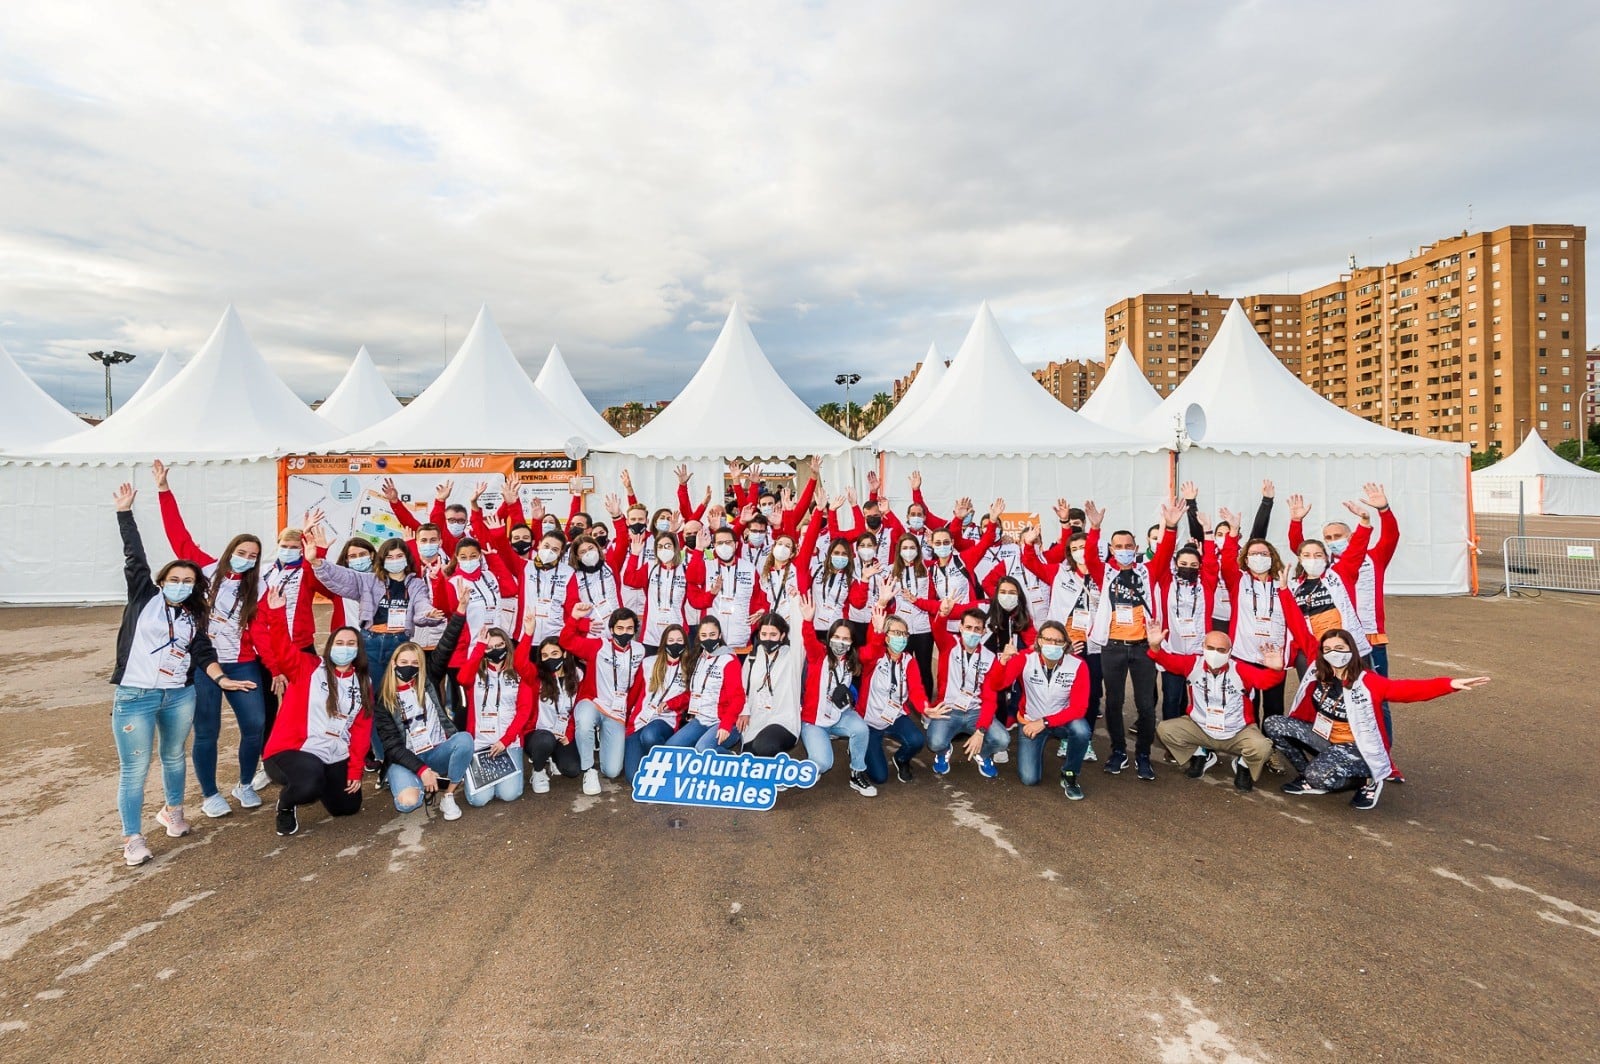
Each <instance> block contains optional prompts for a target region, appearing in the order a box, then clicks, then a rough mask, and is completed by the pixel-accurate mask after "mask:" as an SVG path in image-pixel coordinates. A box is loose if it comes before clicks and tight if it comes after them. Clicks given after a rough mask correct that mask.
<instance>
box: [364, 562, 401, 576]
mask: <svg viewBox="0 0 1600 1064" xmlns="http://www.w3.org/2000/svg"><path fill="white" fill-rule="evenodd" d="M367 568H369V569H370V568H372V563H371V562H368V563H367ZM383 569H384V572H388V573H394V574H395V575H396V576H398V575H400V574H401V573H403V572H405V571H406V560H405V559H404V558H386V559H384V562H383Z"/></svg>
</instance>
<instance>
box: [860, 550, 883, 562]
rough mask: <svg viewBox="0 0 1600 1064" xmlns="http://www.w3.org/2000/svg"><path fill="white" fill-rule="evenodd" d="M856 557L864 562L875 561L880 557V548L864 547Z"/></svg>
mask: <svg viewBox="0 0 1600 1064" xmlns="http://www.w3.org/2000/svg"><path fill="white" fill-rule="evenodd" d="M856 557H857V558H860V559H861V560H862V561H863V562H870V561H873V560H874V559H876V558H877V557H878V548H877V547H862V548H860V549H859V550H857V551H856Z"/></svg>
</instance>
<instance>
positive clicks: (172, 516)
mask: <svg viewBox="0 0 1600 1064" xmlns="http://www.w3.org/2000/svg"><path fill="white" fill-rule="evenodd" d="M156 500H157V501H158V502H159V503H160V505H161V527H162V529H163V531H165V532H166V534H167V543H168V545H170V546H171V547H172V553H173V555H174V556H175V557H177V558H180V559H182V560H183V561H186V562H193V563H194V564H196V565H198V566H199V567H200V568H201V569H207V568H211V567H213V566H215V567H216V572H220V573H223V574H224V577H223V578H224V579H232V580H237V579H239V578H238V576H237V575H235V574H234V572H233V569H232V565H231V562H230V564H229V565H228V566H222V565H221V564H219V563H218V561H217V559H216V558H213V557H212V556H211V555H209V554H207V553H206V552H205V551H203V550H201V549H200V545H199V544H198V543H196V542H195V541H194V538H193V537H192V536H190V535H189V529H188V526H186V525H185V524H184V523H183V514H181V513H179V512H178V500H177V498H176V497H175V496H174V495H173V494H172V492H170V491H162V492H157V493H156ZM266 564H267V560H266V558H265V557H260V558H257V559H256V568H257V569H261V568H264V567H265V566H266ZM197 590H198V591H199V592H200V593H202V594H205V593H206V591H207V589H206V588H204V587H201V588H198V589H197ZM265 610H266V595H265V594H262V596H261V601H260V602H259V603H258V604H257V606H256V613H255V617H254V618H252V620H251V622H250V624H249V625H248V626H246V627H245V628H244V629H243V630H241V631H240V633H239V660H240V661H242V662H243V661H254V660H256V658H257V657H258V656H259V654H258V652H257V650H256V643H257V641H265V639H266V638H267V633H266V621H265V619H264V618H263V617H262V613H263V612H264V611H265ZM315 638H316V635H315V627H313V629H312V637H311V638H310V639H307V640H306V642H305V643H302V644H301V645H302V646H305V645H307V644H309V643H311V642H313V641H314V640H315Z"/></svg>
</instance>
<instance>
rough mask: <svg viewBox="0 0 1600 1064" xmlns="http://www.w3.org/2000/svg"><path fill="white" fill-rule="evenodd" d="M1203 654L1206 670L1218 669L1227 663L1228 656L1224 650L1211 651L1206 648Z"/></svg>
mask: <svg viewBox="0 0 1600 1064" xmlns="http://www.w3.org/2000/svg"><path fill="white" fill-rule="evenodd" d="M1205 654H1206V666H1207V667H1208V668H1212V669H1220V668H1222V667H1223V666H1224V665H1226V664H1227V663H1228V657H1229V654H1228V652H1227V651H1226V650H1211V649H1209V648H1207V650H1206V652H1205Z"/></svg>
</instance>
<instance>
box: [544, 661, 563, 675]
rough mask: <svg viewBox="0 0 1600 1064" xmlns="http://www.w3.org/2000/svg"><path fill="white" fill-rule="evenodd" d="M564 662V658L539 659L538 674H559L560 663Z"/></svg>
mask: <svg viewBox="0 0 1600 1064" xmlns="http://www.w3.org/2000/svg"><path fill="white" fill-rule="evenodd" d="M565 660H566V659H565V658H540V659H539V671H540V672H549V673H556V672H560V671H561V663H562V662H563V661H565Z"/></svg>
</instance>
